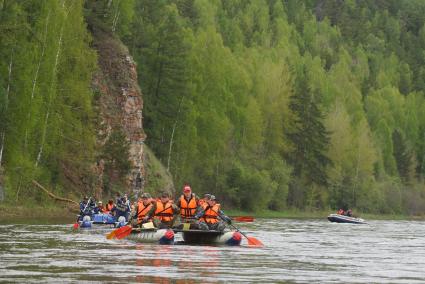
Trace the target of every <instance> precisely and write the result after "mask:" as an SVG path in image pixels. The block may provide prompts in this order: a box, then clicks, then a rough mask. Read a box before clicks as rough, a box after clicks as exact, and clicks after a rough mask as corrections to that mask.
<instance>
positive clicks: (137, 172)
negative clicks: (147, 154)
mask: <svg viewBox="0 0 425 284" xmlns="http://www.w3.org/2000/svg"><path fill="white" fill-rule="evenodd" d="M90 28H91V31H92V35H93V48H94V49H95V50H96V51H97V53H98V65H99V70H98V72H97V73H96V75H95V76H94V79H93V88H94V89H95V90H96V92H97V93H98V96H97V102H96V103H97V108H98V113H99V121H98V126H97V129H98V141H97V142H98V146H99V148H101V147H102V146H103V145H104V144H105V142H106V141H107V139H108V138H109V137H110V135H111V133H112V131H113V130H120V131H122V132H123V133H124V134H125V139H126V141H127V142H128V145H129V157H128V159H129V161H130V174H129V175H128V176H127V177H126V179H125V180H126V182H125V183H126V187H127V188H126V190H127V191H132V193H133V194H134V195H137V194H138V193H140V191H142V190H143V185H144V177H145V167H144V163H143V154H144V140H145V138H146V135H145V133H144V131H143V124H142V109H143V101H142V94H141V91H140V88H139V86H138V84H137V72H136V65H135V62H134V61H133V59H132V57H131V56H130V54H129V52H128V50H127V48H126V47H125V46H124V45H123V44H122V43H121V41H120V40H119V39H118V38H116V37H115V36H114V35H113V34H112V33H110V32H108V31H105V30H102V29H101V28H100V27H96V26H91V27H90ZM95 170H96V172H97V174H98V182H97V186H96V187H97V188H96V195H97V196H102V193H103V188H104V186H103V180H104V175H105V174H106V173H105V171H104V161H103V160H102V159H99V160H98V162H97V165H96V169H95ZM112 175H113V174H112ZM113 178H114V177H113V176H111V177H109V179H113Z"/></svg>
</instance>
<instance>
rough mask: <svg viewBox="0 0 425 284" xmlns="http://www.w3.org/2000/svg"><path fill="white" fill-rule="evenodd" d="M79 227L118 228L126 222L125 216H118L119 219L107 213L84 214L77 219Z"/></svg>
mask: <svg viewBox="0 0 425 284" xmlns="http://www.w3.org/2000/svg"><path fill="white" fill-rule="evenodd" d="M78 223H79V224H80V226H79V227H80V228H81V229H91V228H111V227H113V228H119V227H121V226H123V225H125V224H126V223H127V222H126V220H125V217H120V218H119V220H116V218H115V217H114V216H112V215H109V214H103V213H99V214H93V215H92V216H89V215H86V216H84V217H83V218H82V220H80V221H78Z"/></svg>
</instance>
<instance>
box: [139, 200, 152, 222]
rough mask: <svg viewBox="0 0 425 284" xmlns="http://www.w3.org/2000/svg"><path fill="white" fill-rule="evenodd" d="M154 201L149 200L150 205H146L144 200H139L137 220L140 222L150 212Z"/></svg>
mask: <svg viewBox="0 0 425 284" xmlns="http://www.w3.org/2000/svg"><path fill="white" fill-rule="evenodd" d="M152 206H153V205H152V203H151V202H149V204H148V205H146V206H145V205H144V204H143V201H138V202H137V220H138V221H139V222H140V221H142V219H143V218H144V217H145V216H146V215H147V214H148V212H149V210H151V208H152Z"/></svg>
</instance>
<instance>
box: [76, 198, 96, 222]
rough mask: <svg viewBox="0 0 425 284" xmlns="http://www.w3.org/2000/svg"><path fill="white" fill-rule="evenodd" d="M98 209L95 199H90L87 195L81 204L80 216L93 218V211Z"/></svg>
mask: <svg viewBox="0 0 425 284" xmlns="http://www.w3.org/2000/svg"><path fill="white" fill-rule="evenodd" d="M95 208H96V201H95V200H94V198H93V197H90V198H88V196H87V195H85V196H84V198H83V200H82V201H81V202H80V216H81V218H83V217H84V216H86V215H87V216H92V215H93V211H94V209H95Z"/></svg>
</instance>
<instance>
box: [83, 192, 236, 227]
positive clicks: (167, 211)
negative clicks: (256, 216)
mask: <svg viewBox="0 0 425 284" xmlns="http://www.w3.org/2000/svg"><path fill="white" fill-rule="evenodd" d="M95 204H96V203H95V201H94V199H91V200H88V198H87V197H85V198H84V200H83V201H82V202H81V203H80V210H81V215H90V214H96V213H109V214H111V215H114V216H115V217H116V218H117V219H118V218H119V217H120V216H124V217H125V218H126V220H127V221H129V222H131V224H132V226H133V227H142V226H143V224H145V223H149V222H152V223H153V225H154V226H155V227H156V228H160V229H163V228H175V229H183V228H185V229H200V230H216V231H223V230H224V229H225V227H226V224H229V225H230V224H231V223H232V220H231V218H229V217H228V216H226V215H225V214H224V212H223V211H222V210H221V206H220V204H219V203H217V200H216V197H215V196H214V195H212V194H205V195H204V196H203V198H199V197H198V196H196V194H195V193H193V192H192V188H191V187H190V185H185V186H184V187H183V192H182V195H181V196H180V197H179V198H178V199H177V201H176V202H174V201H173V200H172V199H171V197H170V195H169V193H168V192H161V194H160V196H159V197H158V198H152V196H151V195H150V194H149V193H146V192H145V193H143V194H141V196H140V197H139V198H138V200H137V202H135V203H134V204H133V205H130V201H129V199H128V197H127V195H124V196H121V195H120V194H119V193H117V198H116V200H115V203H114V202H113V200H109V202H108V204H107V208H104V207H103V205H102V202H101V201H100V202H98V206H96V205H95ZM108 205H111V207H108ZM87 208H88V209H87Z"/></svg>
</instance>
